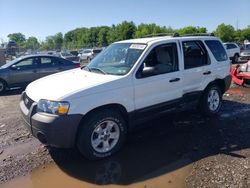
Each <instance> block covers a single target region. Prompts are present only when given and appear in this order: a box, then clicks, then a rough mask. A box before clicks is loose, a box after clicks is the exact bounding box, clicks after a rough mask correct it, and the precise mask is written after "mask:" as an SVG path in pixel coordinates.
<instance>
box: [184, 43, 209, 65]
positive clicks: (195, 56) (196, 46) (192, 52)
mask: <svg viewBox="0 0 250 188" xmlns="http://www.w3.org/2000/svg"><path fill="white" fill-rule="evenodd" d="M182 48H183V53H184V69H191V68H195V67H200V66H203V65H207V64H209V59H208V55H207V51H206V48H205V46H204V44H203V43H202V42H201V41H185V42H182Z"/></svg>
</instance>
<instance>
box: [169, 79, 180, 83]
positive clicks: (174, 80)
mask: <svg viewBox="0 0 250 188" xmlns="http://www.w3.org/2000/svg"><path fill="white" fill-rule="evenodd" d="M178 81H180V78H174V79H171V80H169V82H178Z"/></svg>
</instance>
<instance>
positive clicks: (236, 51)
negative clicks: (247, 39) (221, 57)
mask: <svg viewBox="0 0 250 188" xmlns="http://www.w3.org/2000/svg"><path fill="white" fill-rule="evenodd" d="M224 46H225V48H226V50H227V54H228V57H229V58H230V59H231V60H232V62H233V63H238V61H239V57H240V47H239V46H238V44H237V43H234V42H230V43H224Z"/></svg>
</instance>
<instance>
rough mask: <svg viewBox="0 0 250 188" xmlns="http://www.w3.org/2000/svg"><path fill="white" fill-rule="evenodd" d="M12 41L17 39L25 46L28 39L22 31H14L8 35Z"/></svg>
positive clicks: (17, 41) (18, 42)
mask: <svg viewBox="0 0 250 188" xmlns="http://www.w3.org/2000/svg"><path fill="white" fill-rule="evenodd" d="M8 38H9V40H10V41H15V42H16V43H17V44H18V45H19V46H23V45H24V42H25V41H26V38H25V35H24V34H22V33H12V34H9V35H8Z"/></svg>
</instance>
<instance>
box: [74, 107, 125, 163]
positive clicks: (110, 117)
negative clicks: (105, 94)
mask: <svg viewBox="0 0 250 188" xmlns="http://www.w3.org/2000/svg"><path fill="white" fill-rule="evenodd" d="M80 126H81V127H80V129H79V132H78V138H77V148H78V150H79V151H80V153H81V154H82V155H83V156H84V157H86V158H87V159H90V160H97V159H101V158H105V157H108V156H111V155H113V154H114V153H116V152H117V151H118V150H119V149H120V148H121V147H122V145H123V144H124V142H125V140H126V135H127V126H126V122H125V120H124V118H123V117H122V116H121V114H120V113H118V112H116V111H115V110H106V109H103V110H102V111H97V112H93V113H92V114H90V115H89V116H88V117H87V118H86V119H85V121H83V123H82V124H81V125H80Z"/></svg>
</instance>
